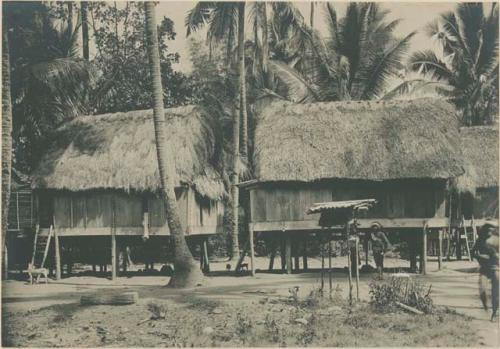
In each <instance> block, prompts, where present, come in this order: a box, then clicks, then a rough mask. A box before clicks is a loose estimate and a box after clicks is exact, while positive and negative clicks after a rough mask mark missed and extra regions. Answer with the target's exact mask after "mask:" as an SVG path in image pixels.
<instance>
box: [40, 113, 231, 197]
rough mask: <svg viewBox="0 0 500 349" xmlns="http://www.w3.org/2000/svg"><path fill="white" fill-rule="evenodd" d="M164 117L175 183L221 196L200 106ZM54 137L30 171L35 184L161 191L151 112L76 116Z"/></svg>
mask: <svg viewBox="0 0 500 349" xmlns="http://www.w3.org/2000/svg"><path fill="white" fill-rule="evenodd" d="M165 120H166V121H167V127H168V131H167V132H168V134H169V135H170V137H169V139H168V149H169V151H172V152H173V153H174V157H175V168H176V175H177V178H175V182H176V183H177V185H180V184H182V183H186V184H189V185H193V186H194V188H195V190H196V191H197V192H198V193H199V194H201V195H203V196H206V197H208V198H211V199H219V198H221V197H222V196H223V195H224V192H225V191H224V185H223V183H222V181H221V179H220V176H219V175H218V174H217V172H216V170H215V169H214V167H213V166H212V159H213V157H214V152H215V144H214V137H213V134H212V130H211V129H210V127H208V125H207V123H206V122H205V121H204V118H203V113H202V111H201V109H199V108H198V107H194V106H185V107H179V108H172V109H165ZM54 140H55V141H54V143H53V144H52V146H51V147H50V149H49V150H48V151H47V153H46V154H45V156H44V157H43V158H42V160H41V162H40V165H39V166H38V168H37V169H36V171H35V173H34V175H33V187H34V188H47V189H67V190H72V191H80V190H89V189H123V190H126V191H129V190H138V191H156V190H158V189H159V186H160V179H159V174H158V163H157V158H156V145H155V138H154V127H153V111H152V110H139V111H132V112H126V113H115V114H103V115H93V116H83V117H79V118H76V119H75V120H73V121H71V122H69V123H68V124H66V125H64V126H62V127H61V128H60V129H58V130H57V134H56V135H55V137H54Z"/></svg>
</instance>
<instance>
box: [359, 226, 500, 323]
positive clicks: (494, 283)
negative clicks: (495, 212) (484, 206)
mask: <svg viewBox="0 0 500 349" xmlns="http://www.w3.org/2000/svg"><path fill="white" fill-rule="evenodd" d="M369 234H370V235H369V241H371V244H372V252H373V259H374V261H375V265H376V267H377V271H378V273H379V276H380V277H381V276H382V273H383V269H384V255H385V253H386V252H387V250H388V249H390V247H391V244H390V242H389V240H388V239H387V237H386V236H385V234H384V233H383V232H382V226H381V225H380V224H379V223H373V224H372V226H371V231H370V232H369ZM498 254H499V237H498V224H497V223H496V222H494V221H488V222H487V223H486V224H484V225H483V226H482V227H481V229H480V230H479V234H478V238H477V240H476V243H475V245H474V247H473V249H472V255H473V256H474V258H475V259H476V260H477V261H478V263H479V297H480V299H481V302H482V303H483V307H484V309H485V310H488V302H487V299H488V298H487V289H488V285H491V310H492V313H491V320H494V319H495V318H496V316H497V312H498V298H499V279H498V277H499V276H498V274H499V259H498Z"/></svg>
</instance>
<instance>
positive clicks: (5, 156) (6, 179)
mask: <svg viewBox="0 0 500 349" xmlns="http://www.w3.org/2000/svg"><path fill="white" fill-rule="evenodd" d="M2 27H3V28H2V30H3V32H2V249H3V256H4V258H3V263H2V264H3V267H4V269H3V278H4V279H7V277H8V254H7V252H8V251H7V227H8V222H7V220H8V217H9V201H10V185H11V170H12V103H11V95H10V57H9V41H8V36H7V27H6V25H5V21H4V22H3V26H2Z"/></svg>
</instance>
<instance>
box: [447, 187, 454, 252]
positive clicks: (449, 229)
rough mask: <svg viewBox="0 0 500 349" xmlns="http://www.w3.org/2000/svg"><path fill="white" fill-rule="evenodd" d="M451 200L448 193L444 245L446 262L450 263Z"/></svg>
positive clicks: (451, 196)
mask: <svg viewBox="0 0 500 349" xmlns="http://www.w3.org/2000/svg"><path fill="white" fill-rule="evenodd" d="M452 198H453V195H452V193H450V201H449V204H448V219H449V221H448V234H446V235H447V239H446V240H447V241H446V242H447V243H446V260H447V261H450V245H451V236H452V235H451V234H452V232H451V223H452V219H453V211H452V209H451V205H452Z"/></svg>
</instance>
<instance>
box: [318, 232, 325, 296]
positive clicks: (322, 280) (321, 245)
mask: <svg viewBox="0 0 500 349" xmlns="http://www.w3.org/2000/svg"><path fill="white" fill-rule="evenodd" d="M322 242H323V241H320V246H319V251H320V254H321V293H322V294H323V289H324V288H325V246H324V245H323V243H322Z"/></svg>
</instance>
